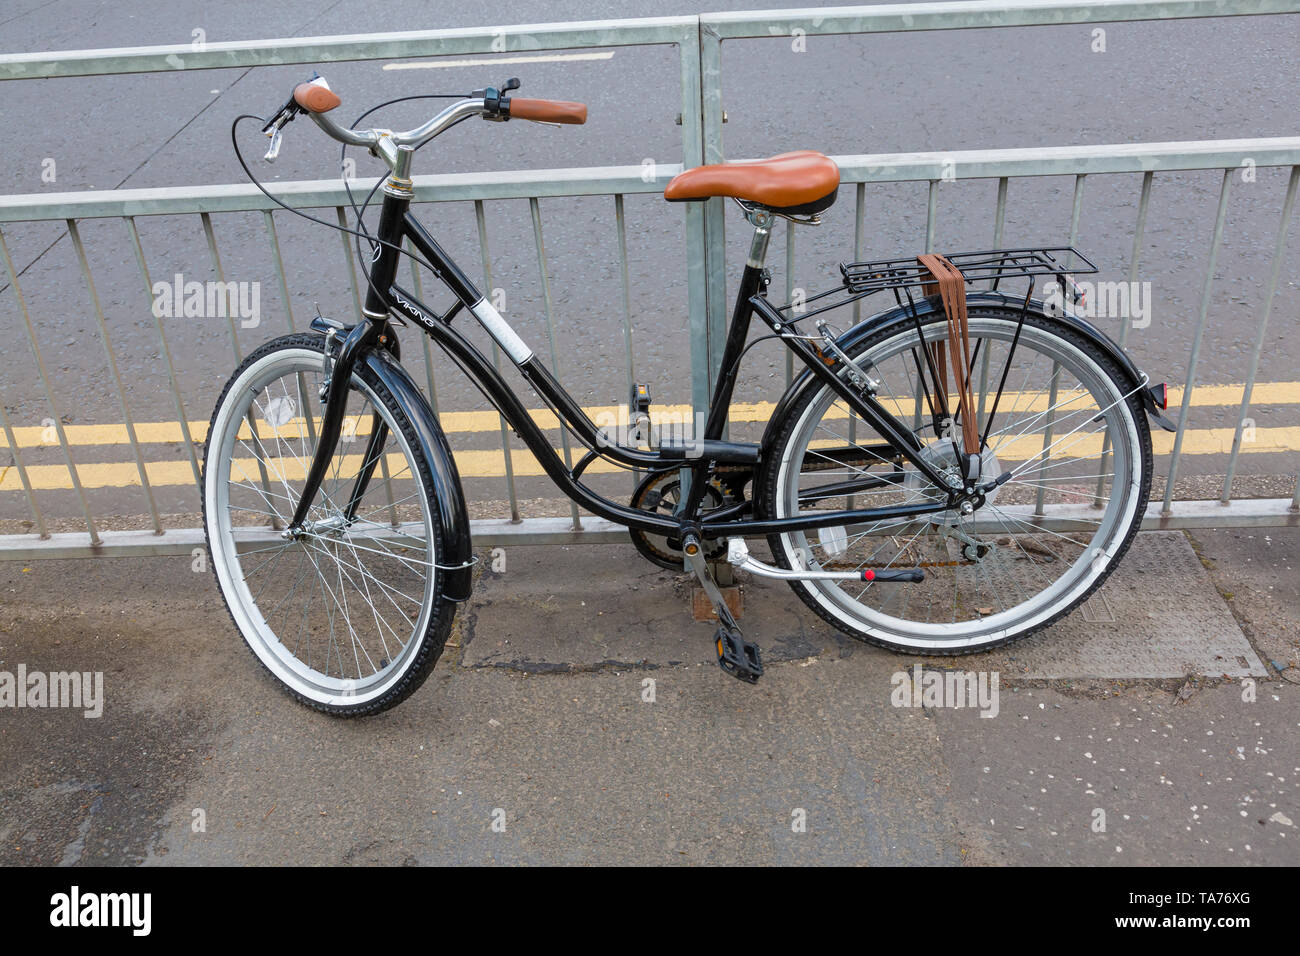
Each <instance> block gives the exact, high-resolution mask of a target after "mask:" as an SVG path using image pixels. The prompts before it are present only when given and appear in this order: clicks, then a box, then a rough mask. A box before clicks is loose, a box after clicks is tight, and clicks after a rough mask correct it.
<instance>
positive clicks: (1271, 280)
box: [1219, 166, 1300, 505]
mask: <svg viewBox="0 0 1300 956" xmlns="http://www.w3.org/2000/svg"><path fill="white" fill-rule="evenodd" d="M1297 183H1300V166H1292V167H1291V178H1290V180H1288V182H1287V186H1286V198H1285V199H1284V200H1282V221H1281V222H1280V223H1279V224H1278V227H1277V239H1276V241H1275V242H1274V245H1273V268H1272V269H1271V270H1270V271H1269V277H1268V292H1267V293H1265V295H1264V309H1263V311H1262V312H1261V313H1260V317H1259V332H1258V334H1257V335H1256V336H1255V350H1254V351H1253V352H1252V353H1251V356H1250V371H1249V372H1247V373H1246V387H1245V390H1244V391H1243V392H1242V393H1241V411H1240V413H1238V415H1237V428H1236V430H1235V432H1234V433H1233V436H1232V452H1231V454H1229V456H1228V471H1227V474H1226V475H1224V478H1223V495H1222V496H1221V497H1220V499H1219V500H1220V501H1222V502H1223V503H1224V504H1225V505H1226V504H1227V503H1228V502H1229V501H1231V500H1232V479H1233V476H1234V475H1235V473H1236V471H1237V456H1238V455H1239V454H1241V441H1242V435H1243V434H1244V431H1245V424H1246V413H1247V412H1249V411H1250V396H1251V392H1252V391H1253V390H1254V388H1255V376H1256V374H1258V372H1259V357H1260V355H1261V354H1262V353H1263V351H1264V334H1265V332H1266V331H1267V330H1268V317H1269V313H1270V312H1271V311H1272V310H1273V294H1274V293H1275V292H1276V291H1277V280H1278V277H1279V276H1280V275H1281V274H1282V261H1283V259H1284V258H1285V257H1286V234H1287V230H1288V228H1289V227H1290V225H1291V213H1292V212H1294V211H1295V195H1296V185H1297Z"/></svg>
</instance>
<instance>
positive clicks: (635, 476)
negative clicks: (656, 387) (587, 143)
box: [614, 193, 641, 490]
mask: <svg viewBox="0 0 1300 956" xmlns="http://www.w3.org/2000/svg"><path fill="white" fill-rule="evenodd" d="M614 226H615V231H616V232H617V233H618V262H619V271H620V275H621V278H622V280H623V364H624V366H625V367H626V369H627V396H628V409H627V412H628V419H629V421H630V420H631V416H632V411H633V409H632V404H631V402H632V390H633V389H634V388H635V387H636V366H635V364H634V362H633V357H632V280H631V277H630V276H629V275H628V265H627V216H626V213H625V210H624V208H623V194H622V193H615V194H614ZM640 483H641V469H640V468H634V469H633V470H632V487H633V490H635V489H636V486H637V485H639V484H640Z"/></svg>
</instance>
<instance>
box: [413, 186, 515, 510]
mask: <svg viewBox="0 0 1300 956" xmlns="http://www.w3.org/2000/svg"><path fill="white" fill-rule="evenodd" d="M474 218H475V220H476V221H477V222H478V247H479V252H480V254H481V255H482V257H483V294H484V295H486V296H487V297H488V300H489V301H491V299H492V288H493V286H492V255H491V253H490V252H489V251H488V233H487V212H486V210H485V209H484V206H483V200H481V199H479V200H475V202H474ZM425 338H426V339H427V338H428V336H425ZM492 365H493V366H494V367H495V368H496V370H497V371H498V372H499V371H501V349H500V347H499V346H498V345H497V343H496V340H495V339H494V340H493V342H492ZM497 422H498V425H499V426H500V428H501V458H502V460H503V461H504V462H505V468H506V489H507V491H508V492H509V495H510V520H511V521H512V522H515V523H516V524H517V523H518V522H519V521H521V520H523V519H522V518H521V517H520V515H519V494H518V492H517V490H516V488H515V463H514V460H513V458H512V457H511V454H510V428H509V426H508V425H507V424H506V417H505V416H504V415H501V414H498V415H497Z"/></svg>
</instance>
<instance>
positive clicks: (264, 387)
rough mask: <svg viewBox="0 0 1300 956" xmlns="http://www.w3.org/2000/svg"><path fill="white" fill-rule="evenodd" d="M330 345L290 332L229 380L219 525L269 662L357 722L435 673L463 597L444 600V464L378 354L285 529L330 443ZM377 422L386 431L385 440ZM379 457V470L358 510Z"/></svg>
mask: <svg viewBox="0 0 1300 956" xmlns="http://www.w3.org/2000/svg"><path fill="white" fill-rule="evenodd" d="M323 348H324V338H323V337H322V336H320V335H309V334H300V335H289V336H285V337H283V338H279V339H276V340H274V341H272V342H268V343H267V344H266V345H264V346H262V347H261V348H259V349H258V350H257V351H255V352H254V353H253V354H251V355H250V356H248V358H247V359H246V360H245V361H244V362H243V364H242V365H240V367H239V368H238V369H237V370H236V371H235V374H234V375H233V376H232V377H231V379H230V381H229V383H227V385H226V388H225V391H224V392H223V393H222V395H221V398H220V399H219V400H218V402H217V407H216V409H215V410H214V411H213V414H212V423H211V425H210V427H209V429H208V441H207V447H206V449H205V450H204V474H203V508H204V528H205V531H206V533H207V539H208V549H209V553H210V554H211V557H212V567H213V571H214V572H215V574H216V577H217V584H218V586H219V588H220V590H221V595H222V597H223V598H224V599H225V601H226V606H227V608H229V610H230V616H231V618H232V619H233V620H234V622H235V625H236V627H238V628H239V631H240V633H241V634H242V635H243V637H244V640H245V642H246V643H247V644H248V647H249V649H250V650H252V652H253V654H254V655H255V656H256V657H257V659H258V660H259V661H261V662H262V664H263V665H264V666H265V667H266V669H267V670H268V671H270V673H271V674H272V675H273V676H274V677H275V678H276V679H277V680H278V681H279V682H280V683H281V684H282V685H283V686H284V688H285V689H286V690H287V691H288V692H289V693H290V694H292V695H293V696H294V697H295V698H297V699H298V700H299V701H301V702H302V703H304V704H307V705H309V706H311V707H314V708H315V709H317V710H321V711H325V712H327V713H330V714H335V715H339V716H356V715H361V714H370V713H377V712H379V711H382V710H386V709H388V708H389V707H392V706H393V705H395V704H397V703H399V702H400V701H402V700H404V699H405V698H406V697H407V696H408V695H409V694H410V693H411V692H412V691H414V690H415V689H416V688H417V687H419V686H420V684H421V683H423V681H424V679H425V677H426V676H428V673H429V671H430V670H431V669H432V668H433V665H434V663H435V662H436V661H437V660H438V657H439V655H441V653H442V649H443V645H444V644H445V643H446V640H447V635H448V633H449V632H450V629H451V623H452V618H453V616H454V615H455V611H456V605H455V603H454V602H451V601H449V600H447V599H446V598H444V597H443V594H442V579H443V574H442V570H441V569H440V568H439V559H440V556H441V552H442V547H441V542H440V540H439V536H438V522H437V520H436V518H435V514H436V512H435V496H434V485H433V479H432V476H431V472H430V469H429V463H428V462H427V461H426V460H425V458H424V455H423V453H422V451H421V446H420V443H419V441H418V440H417V437H416V431H415V428H414V426H413V425H412V423H411V420H410V418H409V416H408V415H407V412H406V410H405V408H403V407H402V405H401V404H400V403H399V402H397V401H396V400H395V399H394V397H393V395H392V394H391V393H390V392H389V391H388V390H387V389H386V388H385V387H384V385H383V383H382V382H381V381H380V380H379V379H378V377H377V376H375V374H374V373H373V372H372V371H371V370H370V369H369V367H368V366H367V365H366V364H365V363H364V362H358V363H357V365H356V367H355V370H354V372H353V374H352V380H351V382H350V383H348V388H349V392H348V399H347V406H346V408H345V418H344V425H343V433H342V435H341V436H340V439H339V442H338V445H337V447H336V449H335V452H334V457H333V460H332V461H331V463H330V467H329V470H328V471H327V473H326V477H325V480H324V481H323V482H322V484H321V489H320V491H319V492H318V494H317V496H316V501H315V503H314V504H313V505H312V508H311V510H310V512H309V514H308V518H307V523H306V526H305V529H304V533H303V534H302V535H301V536H299V537H296V538H293V539H288V538H286V537H284V535H283V531H284V529H285V528H286V527H287V526H288V524H289V523H290V521H291V519H292V516H293V513H294V510H295V508H296V507H297V505H298V501H299V498H300V497H301V491H302V485H303V482H304V480H305V478H306V473H307V470H308V468H309V466H310V464H311V461H312V457H313V456H314V454H315V450H316V437H317V435H318V433H319V430H320V424H321V412H322V406H321V402H320V400H319V389H320V384H321V379H322V360H323ZM335 387H339V386H338V384H337V383H336V385H335ZM377 428H378V429H379V430H380V431H381V432H386V433H387V437H386V438H385V440H384V442H383V445H382V446H381V447H378V448H374V449H372V448H371V447H370V445H371V441H370V439H371V436H372V434H374V432H375V430H376V429H377ZM368 451H369V452H370V453H371V454H370V456H369V458H368V460H369V461H370V462H373V463H375V467H374V473H373V478H372V480H371V481H370V483H369V485H368V486H366V488H365V491H364V494H362V495H361V496H360V499H359V501H358V503H357V507H356V508H355V510H354V511H353V512H352V515H353V516H352V518H351V519H350V520H349V518H348V504H349V502H350V500H351V498H352V491H353V487H354V484H355V479H356V476H357V474H358V473H359V472H360V471H361V468H362V462H363V459H367V455H366V452H368Z"/></svg>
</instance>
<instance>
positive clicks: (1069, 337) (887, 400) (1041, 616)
mask: <svg viewBox="0 0 1300 956" xmlns="http://www.w3.org/2000/svg"><path fill="white" fill-rule="evenodd" d="M1018 318H1019V313H1017V312H1014V311H1009V310H1004V309H990V308H987V307H985V308H979V307H972V308H971V309H970V313H969V326H970V344H971V349H972V382H973V391H974V395H975V408H976V410H977V412H978V414H977V422H978V425H979V431H980V433H981V434H983V433H984V428H985V424H986V422H987V420H988V417H989V415H990V414H993V400H994V395H995V393H996V392H997V390H998V383H999V381H1000V379H1001V375H1002V371H1003V368H1004V366H1005V365H1006V364H1007V356H1008V354H1009V351H1010V347H1011V343H1012V341H1013V339H1015V335H1016V326H1017V320H1018ZM922 328H923V331H924V336H925V342H926V343H927V344H932V343H936V342H946V340H947V338H948V326H947V320H946V319H945V318H944V317H943V316H942V315H938V316H935V317H931V318H930V320H929V321H928V323H923V325H922ZM849 354H850V355H852V357H853V358H854V359H855V360H857V363H858V365H859V366H860V367H861V368H863V369H866V370H868V372H869V374H870V375H871V377H872V378H874V379H877V380H878V381H879V382H880V389H879V393H878V396H877V397H878V398H879V399H880V400H881V402H882V404H883V405H884V406H885V407H886V408H887V409H889V410H890V411H891V412H892V413H893V414H894V415H895V417H896V418H898V419H899V420H900V421H901V422H903V423H904V424H906V425H908V426H910V427H911V428H912V429H913V430H914V433H915V434H916V435H917V437H918V438H919V439H920V441H921V442H922V443H923V445H924V448H923V451H922V452H921V456H922V457H923V458H924V459H926V461H927V462H928V463H930V464H931V465H933V466H935V467H936V468H937V469H938V470H939V471H941V472H954V473H955V472H956V468H957V454H956V451H955V448H954V440H953V437H952V434H953V433H955V434H956V435H957V436H958V437H957V441H958V442H959V441H960V429H959V428H950V430H949V431H946V432H944V433H943V434H936V429H935V428H934V427H933V422H934V418H933V417H932V415H931V410H932V409H931V405H932V403H933V402H934V399H935V397H934V396H928V395H927V394H926V390H925V389H924V388H923V387H922V385H921V382H922V378H921V376H920V374H919V373H918V366H920V367H921V368H928V366H927V365H926V364H925V358H924V350H923V348H921V347H920V338H919V336H918V333H917V331H916V328H915V326H911V325H909V326H908V327H906V328H904V329H901V330H900V329H894V330H890V331H882V332H881V333H879V334H877V335H874V336H868V337H867V338H866V339H864V340H863V341H862V342H861V343H860V344H859V345H857V346H856V347H855V348H853V349H851V350H850V353H849ZM1130 392H1131V387H1130V386H1129V384H1128V382H1127V379H1126V377H1125V376H1124V375H1123V373H1122V372H1121V371H1120V370H1119V369H1118V368H1117V367H1116V366H1115V364H1114V362H1113V361H1112V360H1110V359H1109V358H1108V357H1107V356H1106V355H1104V354H1103V353H1102V352H1100V351H1099V350H1098V349H1097V348H1096V347H1095V346H1094V345H1092V344H1091V343H1090V342H1088V341H1087V340H1086V339H1084V338H1083V337H1081V336H1079V335H1077V334H1076V333H1074V332H1072V331H1071V330H1069V329H1068V328H1067V327H1066V326H1064V325H1063V324H1061V323H1059V322H1056V321H1054V320H1052V319H1050V318H1048V317H1041V316H1031V317H1029V318H1027V319H1026V320H1025V323H1024V326H1023V328H1022V330H1021V333H1020V337H1019V340H1018V342H1017V343H1016V347H1015V351H1014V354H1013V358H1012V361H1011V363H1010V369H1009V373H1008V375H1007V378H1006V386H1005V389H1004V391H1003V392H1002V395H1001V398H1000V400H999V402H998V404H997V409H996V413H995V414H994V419H993V425H992V428H991V429H990V430H989V432H988V440H987V443H986V444H985V446H984V447H983V448H982V449H981V473H982V475H983V476H984V477H985V478H992V477H996V476H998V475H1000V474H1003V473H1005V472H1010V474H1011V477H1010V478H1009V480H1007V481H1006V483H1005V484H1003V485H1001V486H1000V487H998V488H997V489H995V490H993V491H992V492H990V493H989V494H988V495H987V498H986V501H985V503H984V504H983V505H982V506H981V507H979V508H978V509H977V510H975V512H974V513H973V514H970V515H962V514H960V513H959V512H957V511H954V510H948V511H941V512H938V513H936V514H934V515H927V516H925V517H924V518H921V519H917V518H911V519H906V518H899V519H886V520H880V521H876V522H872V523H866V524H859V525H850V526H845V527H829V528H823V529H821V530H820V531H816V530H815V531H807V532H791V533H788V534H779V535H771V536H769V543H770V545H771V547H772V551H773V554H774V556H775V559H776V561H777V563H778V564H780V565H781V566H782V567H785V568H794V569H798V568H812V569H818V568H820V569H827V570H862V569H866V568H870V569H872V570H880V569H882V568H888V569H896V568H921V569H922V570H923V571H924V572H925V579H924V580H923V581H920V582H915V583H909V582H870V583H864V582H851V581H834V580H814V581H792V582H791V587H793V588H794V591H795V593H796V594H798V595H799V597H800V598H801V599H802V600H803V601H804V603H806V604H807V605H808V606H809V607H810V608H812V609H813V610H814V611H816V612H817V613H818V614H819V615H821V616H822V617H823V618H825V619H826V620H827V621H829V622H830V623H832V624H834V625H835V626H836V627H838V628H839V629H841V630H843V631H844V632H845V633H847V634H850V635H852V636H853V637H856V638H859V639H860V640H863V641H867V642H869V643H874V644H880V645H882V646H885V647H889V648H892V649H895V650H901V651H908V652H914V653H926V654H964V653H971V652H973V651H979V650H985V649H987V648H990V647H993V646H996V645H999V644H1003V643H1006V642H1007V641H1011V640H1014V639H1015V638H1018V637H1023V636H1025V635H1027V634H1030V633H1032V632H1034V631H1036V630H1038V629H1040V628H1042V627H1045V626H1047V625H1048V624H1050V623H1051V622H1052V621H1053V620H1055V619H1057V618H1059V617H1060V616H1061V615H1063V614H1065V613H1067V612H1068V611H1069V610H1070V609H1071V608H1073V607H1074V606H1075V605H1077V604H1078V603H1079V602H1081V601H1083V600H1084V599H1085V598H1086V597H1087V596H1088V595H1089V594H1090V593H1091V592H1092V591H1093V590H1094V589H1095V588H1097V587H1098V586H1100V584H1101V583H1102V582H1103V581H1104V580H1105V579H1106V577H1107V576H1108V575H1109V574H1110V572H1111V571H1112V570H1113V568H1114V567H1115V565H1116V563H1117V562H1118V561H1119V559H1120V558H1121V556H1122V555H1123V554H1124V552H1125V551H1126V550H1127V549H1128V546H1129V544H1130V542H1131V541H1132V538H1133V535H1134V534H1135V533H1136V532H1137V529H1138V527H1139V525H1140V523H1141V518H1142V514H1143V512H1144V510H1145V508H1146V502H1147V495H1148V492H1149V490H1150V483H1151V436H1150V431H1149V428H1148V425H1147V420H1146V415H1145V414H1144V412H1143V410H1142V408H1141V405H1140V400H1139V399H1138V397H1137V396H1135V395H1132V394H1130ZM955 405H956V402H955V401H954V402H953V406H954V407H955ZM950 425H951V423H950ZM773 428H774V429H775V430H776V431H775V434H776V441H775V442H774V445H773V448H774V451H773V453H772V454H771V455H769V456H768V458H767V461H766V462H765V463H764V466H763V467H764V472H763V475H762V480H761V481H760V483H759V484H760V488H759V492H758V498H759V500H758V502H757V503H758V505H759V507H760V508H761V509H762V511H763V512H764V513H765V514H766V515H770V516H771V517H776V518H785V517H792V516H795V515H802V514H808V513H812V512H816V511H818V510H838V509H863V508H874V507H881V508H883V507H890V506H897V505H901V504H913V503H927V502H934V503H938V502H942V501H944V500H945V498H946V496H945V495H944V494H943V493H941V492H940V491H939V490H938V489H936V488H935V487H934V486H933V485H932V483H931V482H930V481H929V479H928V478H926V477H925V476H924V475H923V474H922V473H921V472H920V471H919V470H918V469H917V468H916V467H915V465H913V464H911V463H910V462H908V461H906V459H903V458H902V457H901V456H898V455H897V454H896V453H894V452H893V451H892V449H890V448H889V447H888V446H887V445H885V444H884V443H883V439H882V438H881V437H880V436H879V435H877V434H876V433H875V432H874V430H873V429H872V428H871V427H870V426H869V425H868V424H867V423H866V422H865V421H864V420H863V419H861V418H859V417H858V416H857V415H856V414H851V413H850V410H849V408H848V406H847V404H846V403H845V402H844V401H843V400H842V399H840V398H839V396H837V395H836V394H835V393H834V392H833V391H832V390H831V389H830V388H828V387H826V386H824V385H817V384H813V385H810V386H809V387H808V388H807V389H806V390H805V391H804V393H803V395H802V396H800V397H799V398H798V399H796V400H795V401H794V402H793V403H792V405H791V406H790V408H789V410H788V413H787V414H786V416H785V417H784V418H783V420H781V421H779V422H775V423H773ZM845 482H851V483H854V488H853V494H852V495H847V494H846V493H845V489H844V487H843V485H844V483H845ZM837 484H839V485H840V487H839V488H836V487H835V486H836V485H837Z"/></svg>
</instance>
